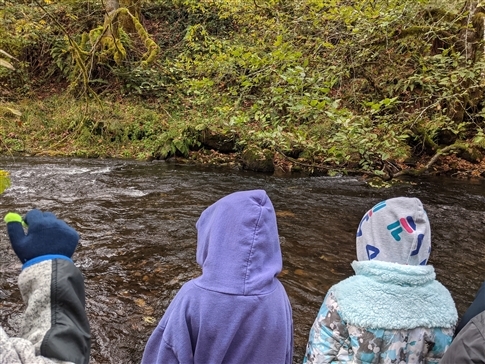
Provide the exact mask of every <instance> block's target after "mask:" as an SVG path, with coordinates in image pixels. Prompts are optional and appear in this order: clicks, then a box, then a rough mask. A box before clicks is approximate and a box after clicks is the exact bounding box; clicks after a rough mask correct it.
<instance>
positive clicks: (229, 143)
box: [199, 129, 236, 153]
mask: <svg viewBox="0 0 485 364" xmlns="http://www.w3.org/2000/svg"><path fill="white" fill-rule="evenodd" d="M199 142H200V143H201V146H202V147H204V148H206V149H213V150H216V151H218V152H220V153H233V152H235V150H236V137H235V136H234V135H232V134H218V133H215V132H213V131H212V130H209V129H206V130H204V131H203V132H202V133H201V134H200V136H199Z"/></svg>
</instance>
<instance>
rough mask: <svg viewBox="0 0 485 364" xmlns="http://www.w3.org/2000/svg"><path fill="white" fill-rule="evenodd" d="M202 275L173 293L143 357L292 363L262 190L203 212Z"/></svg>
mask: <svg viewBox="0 0 485 364" xmlns="http://www.w3.org/2000/svg"><path fill="white" fill-rule="evenodd" d="M196 227H197V263H198V264H199V265H200V266H201V267H202V275H201V276H199V277H197V278H195V279H192V280H190V281H189V282H187V283H185V284H184V285H183V287H182V288H181V289H180V291H179V292H178V293H177V295H176V296H175V298H174V299H173V301H172V302H171V304H170V305H169V307H168V308H167V310H166V312H165V314H164V315H163V317H162V319H161V321H160V323H159V324H158V326H157V328H156V329H155V331H154V332H153V333H152V335H151V337H150V339H149V340H148V343H147V345H146V348H145V352H144V354H143V359H142V364H154V363H163V364H170V363H183V364H191V363H194V364H209V363H211V364H212V363H238V364H240V363H245V364H253V363H266V364H282V363H291V362H292V357H293V320H292V311H291V306H290V302H289V299H288V296H287V294H286V291H285V289H284V288H283V285H282V284H281V282H280V281H279V280H278V279H277V277H276V276H277V275H278V273H279V272H280V271H281V269H282V256H281V249H280V243H279V238H278V227H277V223H276V214H275V211H274V208H273V205H272V203H271V201H270V199H269V197H268V195H267V194H266V192H265V191H263V190H253V191H241V192H235V193H232V194H230V195H228V196H226V197H224V198H222V199H220V200H219V201H217V202H216V203H214V204H213V205H211V206H209V207H208V208H207V209H206V210H205V211H203V212H202V214H201V216H200V218H199V220H198V221H197V224H196Z"/></svg>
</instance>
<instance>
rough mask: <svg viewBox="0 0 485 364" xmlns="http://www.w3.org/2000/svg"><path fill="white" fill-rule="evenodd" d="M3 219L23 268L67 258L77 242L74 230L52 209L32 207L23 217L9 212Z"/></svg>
mask: <svg viewBox="0 0 485 364" xmlns="http://www.w3.org/2000/svg"><path fill="white" fill-rule="evenodd" d="M4 221H5V222H6V223H7V232H8V237H9V238H10V243H11V244H12V248H13V250H14V252H15V254H17V256H18V257H19V259H20V261H21V262H22V264H23V267H22V269H25V268H27V267H28V266H31V265H33V264H36V263H39V262H42V261H44V260H50V259H56V258H61V259H67V260H70V259H71V257H72V255H73V254H74V250H76V246H77V244H78V242H79V234H78V233H77V232H76V230H74V229H73V228H72V227H71V226H69V225H68V224H67V223H65V222H64V221H62V220H59V219H58V218H56V215H54V214H53V213H52V212H42V211H40V210H37V209H33V210H30V211H29V212H27V214H26V215H25V219H22V217H21V216H20V215H19V214H16V213H14V212H9V213H8V214H7V215H5V218H4ZM24 226H25V227H26V228H27V233H25V231H24Z"/></svg>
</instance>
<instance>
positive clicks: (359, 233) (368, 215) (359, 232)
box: [357, 201, 386, 237]
mask: <svg viewBox="0 0 485 364" xmlns="http://www.w3.org/2000/svg"><path fill="white" fill-rule="evenodd" d="M384 207H386V201H382V202H379V203H378V204H377V205H375V206H374V207H373V208H372V209H371V210H369V211H367V213H366V214H365V215H364V217H363V218H362V220H360V224H359V228H358V229H357V237H359V236H362V224H363V223H364V222H365V221H369V219H370V218H371V217H372V215H373V214H374V213H375V212H377V211H379V210H380V209H383V208H384Z"/></svg>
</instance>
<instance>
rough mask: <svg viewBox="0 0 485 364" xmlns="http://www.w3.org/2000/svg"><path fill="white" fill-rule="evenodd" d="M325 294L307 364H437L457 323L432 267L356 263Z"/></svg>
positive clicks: (305, 361)
mask: <svg viewBox="0 0 485 364" xmlns="http://www.w3.org/2000/svg"><path fill="white" fill-rule="evenodd" d="M352 267H353V268H354V270H355V272H356V275H354V276H352V277H350V278H347V279H346V280H344V281H342V282H340V283H338V284H336V285H334V286H333V287H331V288H330V290H329V292H328V293H327V295H326V297H325V299H324V302H323V304H322V306H321V309H320V311H319V313H318V316H317V318H316V320H315V322H314V324H313V326H312V328H311V331H310V336H309V341H308V345H307V351H306V355H305V358H304V363H307V364H309V363H365V364H370V363H386V364H387V363H389V364H390V363H416V364H420V363H428V364H432V363H438V362H439V361H440V359H441V357H442V356H443V354H444V353H445V351H446V350H447V348H448V347H449V345H450V344H451V341H452V338H453V332H454V326H455V325H456V321H457V312H456V308H455V304H454V302H453V299H452V298H451V295H450V293H449V291H448V290H447V289H446V288H445V287H444V286H442V285H441V284H440V283H439V282H437V281H436V280H435V273H434V268H433V267H432V266H429V265H428V266H407V265H401V264H395V263H387V262H380V261H363V262H357V261H355V262H353V263H352Z"/></svg>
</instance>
